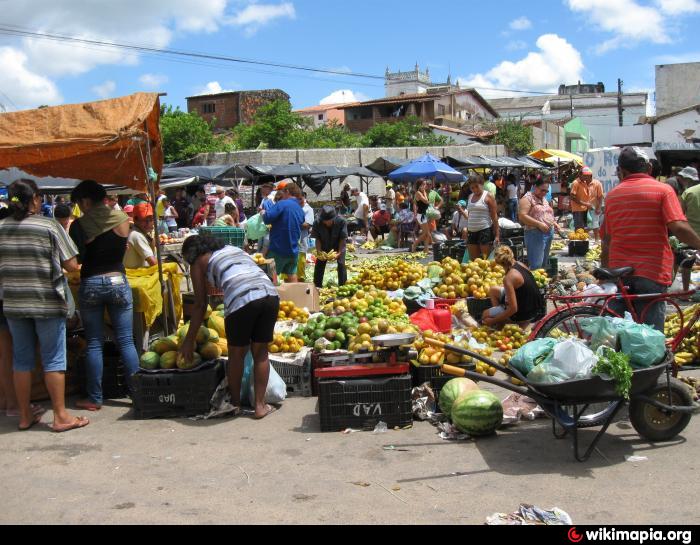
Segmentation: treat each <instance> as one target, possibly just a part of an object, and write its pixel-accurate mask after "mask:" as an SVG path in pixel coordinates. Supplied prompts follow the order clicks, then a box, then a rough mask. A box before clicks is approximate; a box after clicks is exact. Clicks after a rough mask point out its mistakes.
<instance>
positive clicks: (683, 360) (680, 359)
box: [674, 352, 695, 367]
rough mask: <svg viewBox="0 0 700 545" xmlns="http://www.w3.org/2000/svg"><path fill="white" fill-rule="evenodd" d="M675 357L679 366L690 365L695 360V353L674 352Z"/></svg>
mask: <svg viewBox="0 0 700 545" xmlns="http://www.w3.org/2000/svg"><path fill="white" fill-rule="evenodd" d="M674 357H675V359H676V365H677V366H678V367H683V366H684V365H690V364H691V363H693V362H694V361H695V354H691V353H690V352H678V353H677V354H674Z"/></svg>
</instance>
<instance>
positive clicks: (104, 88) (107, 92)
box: [92, 80, 117, 98]
mask: <svg viewBox="0 0 700 545" xmlns="http://www.w3.org/2000/svg"><path fill="white" fill-rule="evenodd" d="M116 90H117V84H116V83H114V82H113V81H111V80H107V81H105V82H104V83H101V84H100V85H95V86H94V87H93V88H92V92H93V93H95V94H96V95H97V96H98V97H100V98H111V97H112V96H113V95H114V91H116Z"/></svg>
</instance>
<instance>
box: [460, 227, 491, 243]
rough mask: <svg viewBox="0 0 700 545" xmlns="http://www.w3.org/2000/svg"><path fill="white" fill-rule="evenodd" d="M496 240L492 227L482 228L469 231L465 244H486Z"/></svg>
mask: <svg viewBox="0 0 700 545" xmlns="http://www.w3.org/2000/svg"><path fill="white" fill-rule="evenodd" d="M495 240H496V235H495V234H494V232H493V227H489V228H488V229H484V230H483V231H477V232H476V233H472V232H471V231H470V232H469V236H468V237H467V244H469V245H470V246H488V245H489V244H493V242H494V241H495Z"/></svg>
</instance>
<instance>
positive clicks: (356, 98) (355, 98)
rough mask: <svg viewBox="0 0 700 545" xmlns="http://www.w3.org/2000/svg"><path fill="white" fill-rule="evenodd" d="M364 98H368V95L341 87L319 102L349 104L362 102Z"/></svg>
mask: <svg viewBox="0 0 700 545" xmlns="http://www.w3.org/2000/svg"><path fill="white" fill-rule="evenodd" d="M365 100H369V97H368V96H366V95H364V94H362V93H359V92H357V91H351V90H350V89H341V90H339V91H334V92H333V93H331V94H330V95H328V96H327V97H326V98H324V99H322V100H321V102H320V103H319V104H320V105H321V106H325V105H327V104H349V103H351V102H364V101H365Z"/></svg>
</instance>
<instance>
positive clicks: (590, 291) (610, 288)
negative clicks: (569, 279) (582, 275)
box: [581, 284, 617, 305]
mask: <svg viewBox="0 0 700 545" xmlns="http://www.w3.org/2000/svg"><path fill="white" fill-rule="evenodd" d="M616 293H617V286H616V285H615V284H603V285H597V284H592V285H590V286H588V287H587V288H586V289H585V290H583V291H582V292H581V295H605V296H608V295H615V294H616ZM599 301H601V299H600V298H598V297H591V298H589V299H586V303H589V304H592V305H595V304H597V303H598V302H599Z"/></svg>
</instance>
